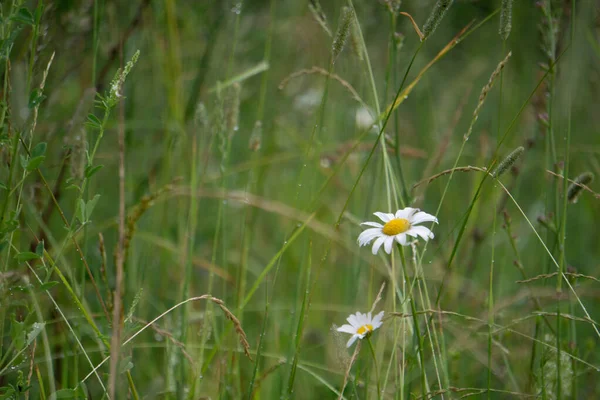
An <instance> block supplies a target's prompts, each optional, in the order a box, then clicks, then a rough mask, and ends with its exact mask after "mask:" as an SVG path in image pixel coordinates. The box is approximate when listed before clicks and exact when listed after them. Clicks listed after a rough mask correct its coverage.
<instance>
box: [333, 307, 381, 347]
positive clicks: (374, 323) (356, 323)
mask: <svg viewBox="0 0 600 400" xmlns="http://www.w3.org/2000/svg"><path fill="white" fill-rule="evenodd" d="M382 318H383V311H382V312H380V313H379V314H377V315H375V318H371V312H368V313H367V314H362V313H360V312H357V313H356V314H350V316H349V317H348V318H347V319H346V320H347V321H348V322H349V323H350V325H348V324H345V325H342V326H340V327H339V328H337V331H338V332H344V333H349V334H351V335H352V337H351V338H350V340H348V343H346V347H350V346H352V345H353V344H354V342H356V339H364V338H365V336H367V335H370V334H371V332H373V331H374V330H375V329H377V328H379V327H380V326H381V325H382V322H381V319H382Z"/></svg>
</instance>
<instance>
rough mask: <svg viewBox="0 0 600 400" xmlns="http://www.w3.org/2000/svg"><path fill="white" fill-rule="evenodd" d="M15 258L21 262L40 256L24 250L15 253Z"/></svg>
mask: <svg viewBox="0 0 600 400" xmlns="http://www.w3.org/2000/svg"><path fill="white" fill-rule="evenodd" d="M15 258H16V259H17V261H19V262H23V261H29V260H36V259H38V258H40V256H39V255H38V254H35V253H32V252H31V251H24V252H23V253H19V254H17V255H16V256H15Z"/></svg>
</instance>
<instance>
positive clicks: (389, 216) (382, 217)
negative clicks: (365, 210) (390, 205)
mask: <svg viewBox="0 0 600 400" xmlns="http://www.w3.org/2000/svg"><path fill="white" fill-rule="evenodd" d="M373 215H375V216H376V217H377V218H379V219H380V220H382V221H383V222H389V221H390V220H392V219H394V214H386V213H382V212H379V211H378V212H374V213H373Z"/></svg>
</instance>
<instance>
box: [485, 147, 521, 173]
mask: <svg viewBox="0 0 600 400" xmlns="http://www.w3.org/2000/svg"><path fill="white" fill-rule="evenodd" d="M524 151H525V148H524V147H523V146H519V147H517V148H516V149H514V150H513V151H512V152H511V153H510V154H509V155H508V156H506V158H505V159H504V160H502V162H501V163H500V164H499V165H498V168H496V170H495V171H494V172H493V174H492V175H493V176H494V178H499V177H500V176H501V175H502V174H503V173H505V172H506V171H508V169H509V168H510V167H512V166H513V165H514V164H515V163H516V162H517V160H518V159H519V158H521V155H522V154H523V152H524Z"/></svg>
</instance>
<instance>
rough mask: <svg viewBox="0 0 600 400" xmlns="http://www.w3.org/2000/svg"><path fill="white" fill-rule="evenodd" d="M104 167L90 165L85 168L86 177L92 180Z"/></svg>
mask: <svg viewBox="0 0 600 400" xmlns="http://www.w3.org/2000/svg"><path fill="white" fill-rule="evenodd" d="M102 167H104V165H96V166H94V165H88V166H87V167H86V168H85V177H86V178H88V179H89V178H91V177H92V176H93V175H94V174H95V173H96V172H98V171H100V170H101V169H102Z"/></svg>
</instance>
